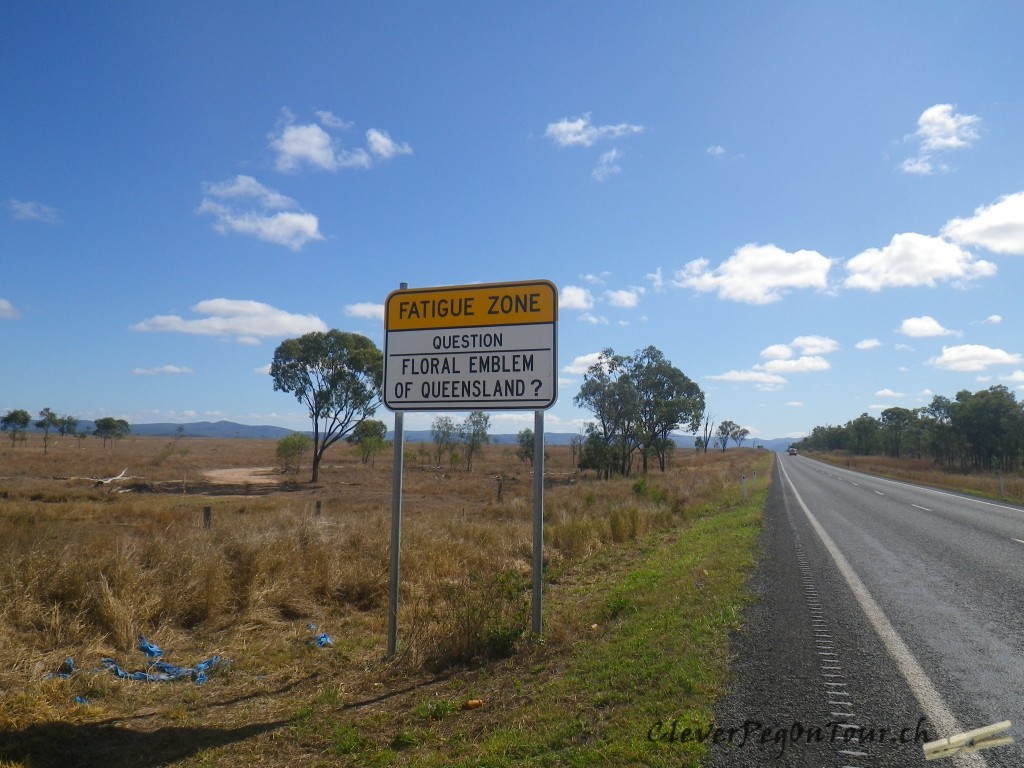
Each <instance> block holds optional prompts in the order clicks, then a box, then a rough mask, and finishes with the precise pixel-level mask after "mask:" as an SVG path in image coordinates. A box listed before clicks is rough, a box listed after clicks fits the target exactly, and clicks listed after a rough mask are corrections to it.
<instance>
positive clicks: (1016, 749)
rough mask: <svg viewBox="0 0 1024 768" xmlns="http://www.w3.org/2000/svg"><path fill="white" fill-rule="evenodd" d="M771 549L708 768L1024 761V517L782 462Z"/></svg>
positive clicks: (767, 546) (720, 710) (770, 522)
mask: <svg viewBox="0 0 1024 768" xmlns="http://www.w3.org/2000/svg"><path fill="white" fill-rule="evenodd" d="M761 544H762V548H763V552H762V558H761V561H760V565H759V567H758V569H757V571H756V572H755V573H754V574H753V575H752V576H751V588H752V590H753V591H754V593H755V595H756V598H757V599H756V601H755V602H754V603H753V604H752V605H750V606H749V608H748V609H747V611H746V612H745V616H744V627H743V629H742V630H741V631H739V632H737V633H736V634H735V635H734V637H733V643H732V652H733V654H734V659H733V666H732V677H731V680H730V683H729V686H730V687H729V691H728V693H727V694H726V695H725V696H724V697H723V698H722V699H720V701H719V703H718V706H717V708H716V712H715V723H714V725H715V726H716V727H717V728H720V729H721V730H720V731H717V732H714V733H713V734H712V735H711V736H710V737H709V739H708V743H709V744H710V747H709V752H710V758H709V760H708V761H707V765H710V766H713V767H714V768H719V767H721V766H765V765H778V766H828V767H829V768H832V767H836V768H845V767H847V766H851V767H854V768H874V767H876V766H877V767H881V766H915V765H929V766H932V765H934V766H941V765H946V766H958V767H965V766H971V767H972V768H979V767H981V768H983V767H984V766H990V767H991V768H1011V767H1012V768H1020V767H1021V766H1024V728H1022V727H1021V726H1022V724H1024V510H1022V509H1020V508H1018V507H1012V506H1008V505H1003V504H997V503H993V502H985V501H979V500H974V499H968V498H965V497H963V496H959V495H955V494H950V493H943V492H939V491H933V490H930V489H924V488H919V487H916V486H912V485H907V484H901V483H895V482H892V481H887V480H882V479H878V478H872V477H870V476H866V475H862V474H859V473H855V472H851V471H847V470H842V469H837V468H834V467H831V466H828V465H825V464H822V463H819V462H815V461H812V460H811V459H809V458H807V457H804V456H786V455H780V456H779V457H778V460H777V461H776V468H775V473H774V478H773V486H772V492H771V494H770V496H769V501H768V506H767V509H766V512H765V528H764V532H763V534H762V539H761ZM1002 720H1011V721H1013V728H1012V729H1011V731H1010V733H1011V734H1012V735H1013V737H1014V738H1015V740H1016V742H1017V743H1016V744H1013V745H1010V746H1002V747H996V748H993V749H988V750H983V751H980V752H976V753H973V754H969V755H963V754H961V755H958V756H956V757H952V758H947V759H944V760H941V761H936V762H926V761H925V759H924V752H923V749H922V744H923V743H924V742H926V741H930V740H933V739H938V738H941V737H946V736H951V735H954V734H955V733H958V732H962V731H966V730H970V729H974V728H978V727H981V726H984V725H989V724H992V723H995V722H998V721H1002ZM730 730H731V733H730ZM693 737H694V735H693V734H685V736H684V735H682V734H677V738H693ZM716 738H717V741H718V743H713V742H714V741H715V740H716Z"/></svg>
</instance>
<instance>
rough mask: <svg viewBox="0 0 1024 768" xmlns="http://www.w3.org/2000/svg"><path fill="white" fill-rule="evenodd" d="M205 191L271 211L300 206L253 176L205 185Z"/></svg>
mask: <svg viewBox="0 0 1024 768" xmlns="http://www.w3.org/2000/svg"><path fill="white" fill-rule="evenodd" d="M203 191H204V192H206V194H208V195H212V196H213V197H217V198H220V199H222V200H236V199H249V200H252V201H253V202H255V203H257V204H258V205H259V206H260V207H261V208H268V209H271V210H288V209H291V208H298V207H299V204H298V203H297V202H295V201H294V200H292V198H290V197H288V196H287V195H282V194H281V193H280V192H277V191H276V190H273V189H270V188H269V187H265V186H263V185H262V184H260V183H259V182H258V181H256V179H254V178H253V177H252V176H244V175H241V174H239V175H238V176H235V178H233V179H228V180H227V181H219V182H216V183H213V184H204V185H203Z"/></svg>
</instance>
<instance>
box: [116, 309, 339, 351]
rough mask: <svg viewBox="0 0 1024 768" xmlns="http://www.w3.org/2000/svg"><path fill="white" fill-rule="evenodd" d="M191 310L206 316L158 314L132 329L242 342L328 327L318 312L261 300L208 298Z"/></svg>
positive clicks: (299, 333)
mask: <svg viewBox="0 0 1024 768" xmlns="http://www.w3.org/2000/svg"><path fill="white" fill-rule="evenodd" d="M191 309H192V311H193V312H195V313H196V314H198V315H207V317H204V318H201V319H197V320H186V319H183V318H182V317H180V316H179V315H157V316H155V317H151V318H149V319H148V320H143V321H142V322H141V323H137V324H135V325H133V326H132V330H133V331H143V332H168V333H190V334H197V335H201V336H214V337H222V338H234V340H235V341H237V342H238V343H240V344H254V343H258V342H259V339H260V338H283V337H293V336H301V335H303V334H305V333H309V332H311V331H327V330H328V329H327V325H326V324H325V323H324V322H323V321H322V320H321V319H320V318H319V317H317V316H316V315H296V314H292V313H290V312H285V311H284V310H281V309H277V308H275V307H272V306H270V305H269V304H263V303H262V302H259V301H247V300H237V299H207V300H205V301H200V302H199V303H198V304H196V305H195V306H193V307H191Z"/></svg>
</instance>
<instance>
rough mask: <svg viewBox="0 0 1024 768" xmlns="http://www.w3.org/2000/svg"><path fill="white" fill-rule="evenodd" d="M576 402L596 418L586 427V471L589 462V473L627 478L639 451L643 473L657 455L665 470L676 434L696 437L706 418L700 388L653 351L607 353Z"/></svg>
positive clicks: (589, 374)
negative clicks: (692, 433)
mask: <svg viewBox="0 0 1024 768" xmlns="http://www.w3.org/2000/svg"><path fill="white" fill-rule="evenodd" d="M573 402H574V403H575V404H576V405H577V406H579V407H581V408H585V409H586V410H589V411H590V412H591V413H593V414H594V416H595V417H596V421H595V422H593V423H592V424H590V425H588V428H587V434H586V439H585V441H584V444H583V446H582V448H583V450H582V451H581V457H582V458H581V467H583V461H585V462H586V464H587V467H585V468H592V469H598V470H599V471H601V472H602V474H604V475H607V474H609V472H612V471H614V472H618V473H620V474H623V475H628V474H629V472H630V469H631V467H632V460H633V455H634V453H636V452H639V453H640V456H641V462H642V469H643V471H644V472H646V471H647V469H648V466H649V459H650V457H651V456H652V455H654V456H656V457H657V458H658V463H659V467H660V468H661V470H662V471H664V470H665V464H666V456H667V455H668V452H669V451H670V450H671V448H673V447H674V446H675V443H674V441H673V440H672V438H671V433H672V432H673V431H675V430H678V429H683V430H684V431H687V432H696V431H697V430H698V429H700V426H701V422H702V420H703V418H704V393H703V392H702V391H701V389H700V387H698V386H697V385H696V384H695V383H694V382H693V381H691V380H690V379H689V378H688V377H687V376H686V375H685V374H684V373H683V372H682V371H680V370H679V369H678V368H676V367H675V366H673V365H672V364H671V363H670V362H669V361H668V360H667V359H666V358H665V356H664V354H662V352H661V351H660V350H659V349H657V348H656V347H653V346H648V347H645V348H643V349H640V350H637V351H636V352H635V353H634V354H633V355H628V356H624V355H616V354H615V352H614V350H612V349H605V350H603V351H602V352H601V354H600V355H599V356H598V359H597V360H596V361H595V362H594V364H593V365H591V366H590V368H589V369H588V370H587V372H586V374H585V375H584V377H583V385H582V386H581V387H580V392H579V394H578V395H577V396H576V397H575V398H573Z"/></svg>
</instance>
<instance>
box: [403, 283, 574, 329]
mask: <svg viewBox="0 0 1024 768" xmlns="http://www.w3.org/2000/svg"><path fill="white" fill-rule="evenodd" d="M557 315H558V290H557V289H556V288H555V286H554V284H553V283H551V282H548V281H547V280H538V281H535V282H528V283H491V284H483V285H461V286H454V287H446V288H417V289H409V290H399V291H393V292H392V293H391V294H389V295H388V298H387V300H386V301H385V304H384V330H385V331H407V330H408V331H411V330H426V329H435V328H478V327H490V326H501V325H530V324H533V323H554V322H555V321H556V320H557V319H558V318H557Z"/></svg>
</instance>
